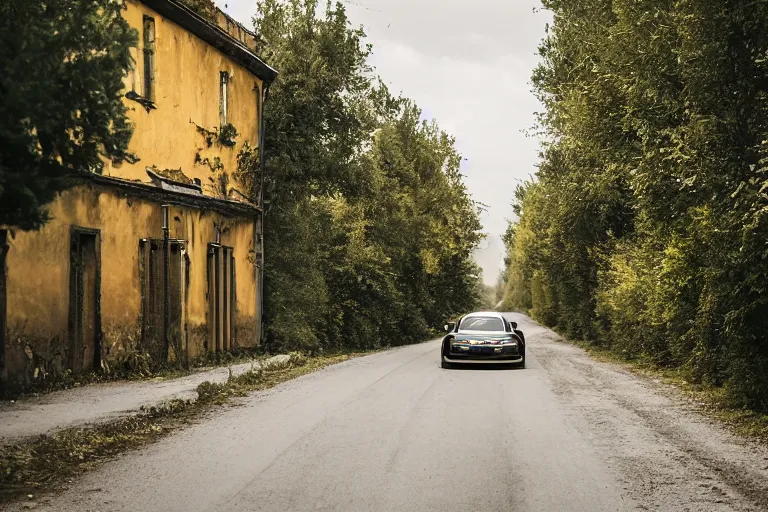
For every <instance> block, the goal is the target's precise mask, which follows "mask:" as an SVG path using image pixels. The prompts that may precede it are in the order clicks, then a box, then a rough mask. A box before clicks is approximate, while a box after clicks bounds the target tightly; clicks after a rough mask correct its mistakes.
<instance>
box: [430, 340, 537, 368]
mask: <svg viewBox="0 0 768 512" xmlns="http://www.w3.org/2000/svg"><path fill="white" fill-rule="evenodd" d="M443 359H444V360H445V362H447V363H472V364H475V363H479V364H501V363H519V362H521V361H522V360H523V356H522V355H521V354H520V351H519V348H518V346H517V344H499V345H493V344H488V345H470V344H463V343H456V344H451V346H450V352H449V353H448V354H444V355H443Z"/></svg>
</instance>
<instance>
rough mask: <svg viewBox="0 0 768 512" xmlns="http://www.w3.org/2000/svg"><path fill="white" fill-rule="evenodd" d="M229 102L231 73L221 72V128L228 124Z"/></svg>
mask: <svg viewBox="0 0 768 512" xmlns="http://www.w3.org/2000/svg"><path fill="white" fill-rule="evenodd" d="M228 104H229V73H227V72H226V71H222V72H221V73H219V128H223V127H224V126H226V125H227V123H228V121H227V106H228Z"/></svg>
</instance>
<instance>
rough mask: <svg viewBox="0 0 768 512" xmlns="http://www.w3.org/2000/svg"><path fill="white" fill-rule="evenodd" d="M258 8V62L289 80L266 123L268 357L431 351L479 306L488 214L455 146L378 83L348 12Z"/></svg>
mask: <svg viewBox="0 0 768 512" xmlns="http://www.w3.org/2000/svg"><path fill="white" fill-rule="evenodd" d="M258 6H259V13H258V16H257V17H256V19H255V24H256V32H257V34H258V37H259V39H260V41H259V52H260V53H261V54H262V55H263V57H264V58H265V59H266V61H267V62H269V63H270V64H271V65H273V66H274V67H275V68H276V69H278V70H279V71H280V77H279V79H278V80H277V82H276V83H275V84H274V85H273V86H272V88H271V90H270V93H269V99H268V102H267V103H266V110H265V115H266V126H267V127H268V128H267V131H266V146H265V147H266V151H267V162H266V169H264V170H263V171H264V182H265V185H266V192H265V198H266V199H265V200H266V208H265V209H266V216H265V232H266V235H265V236H266V252H265V254H266V265H267V266H266V285H265V286H266V289H265V293H266V300H265V305H266V311H265V318H266V322H267V323H266V325H267V344H268V346H269V347H270V350H271V351H277V350H285V349H303V350H309V351H313V352H319V351H321V350H329V349H331V350H333V349H340V348H347V349H353V350H355V349H368V348H374V347H378V346H385V345H399V344H404V343H409V342H413V341H418V340H421V339H423V338H424V337H425V336H426V335H427V333H428V332H429V328H430V327H438V326H441V325H443V322H444V321H445V319H446V318H447V317H450V316H451V315H453V314H455V313H458V312H462V311H466V310H469V309H473V307H474V306H475V304H476V303H477V301H478V298H479V297H478V291H479V287H478V286H477V281H478V274H479V270H478V269H477V267H476V266H475V264H474V263H473V261H472V259H471V254H472V251H473V249H474V248H475V246H476V245H477V243H478V242H479V240H480V239H481V234H480V233H479V231H480V223H479V220H478V206H477V205H476V204H475V203H474V202H473V201H472V200H471V199H470V197H469V195H468V193H467V191H466V188H465V186H464V184H463V183H462V178H461V175H460V171H459V168H460V163H461V157H460V155H459V154H458V153H457V151H456V149H455V147H454V140H453V138H451V137H450V136H449V135H448V134H446V133H445V132H443V131H442V130H441V129H440V128H439V126H438V125H437V124H436V123H434V122H426V121H424V120H422V117H421V112H420V110H419V109H418V108H417V107H416V106H415V105H414V104H413V103H412V102H410V101H408V100H406V99H404V98H396V97H393V96H392V95H390V93H389V92H388V91H387V90H386V88H385V87H384V86H383V85H381V84H380V83H379V82H378V81H377V80H376V79H375V77H374V74H373V70H372V69H371V68H370V67H369V65H368V64H367V60H368V56H369V54H370V51H371V47H370V45H367V44H366V43H365V34H364V32H363V31H362V30H361V29H352V28H350V27H349V20H348V19H347V16H346V13H345V10H344V7H343V5H342V4H340V3H339V4H336V5H335V6H332V5H330V4H329V5H328V7H327V8H326V9H325V10H324V11H323V10H320V11H318V2H317V1H316V0H291V1H289V2H281V1H278V0H262V1H260V2H259V4H258ZM318 12H320V14H321V15H319V16H318ZM256 172H261V169H258V168H257V169H256ZM259 182H260V176H254V177H253V179H251V180H250V183H253V184H257V183H259ZM251 195H252V196H253V197H255V195H254V194H253V193H252V194H251Z"/></svg>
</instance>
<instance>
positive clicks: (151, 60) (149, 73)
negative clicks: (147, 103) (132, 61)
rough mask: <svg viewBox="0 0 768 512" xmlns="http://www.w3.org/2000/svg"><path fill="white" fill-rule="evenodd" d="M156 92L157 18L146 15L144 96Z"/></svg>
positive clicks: (149, 97) (148, 97) (150, 97)
mask: <svg viewBox="0 0 768 512" xmlns="http://www.w3.org/2000/svg"><path fill="white" fill-rule="evenodd" d="M154 94H155V20H154V19H153V18H150V17H149V16H144V98H146V99H148V100H154V99H155V97H154Z"/></svg>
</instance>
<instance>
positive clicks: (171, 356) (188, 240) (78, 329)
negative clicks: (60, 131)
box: [0, 0, 276, 382]
mask: <svg viewBox="0 0 768 512" xmlns="http://www.w3.org/2000/svg"><path fill="white" fill-rule="evenodd" d="M125 4H126V9H125V11H124V16H125V18H126V19H127V21H128V22H129V24H130V25H131V26H133V27H134V28H135V29H136V30H137V31H138V34H139V45H138V48H136V49H135V54H134V59H135V66H134V69H133V71H131V72H130V73H129V74H128V75H127V76H126V77H125V90H126V94H125V98H124V101H125V103H126V105H127V106H128V107H129V118H130V120H131V122H132V123H133V126H134V134H133V138H132V140H131V146H130V151H131V152H132V153H133V154H135V155H136V156H137V157H138V160H136V161H133V160H132V161H130V162H128V161H123V162H106V163H105V169H104V172H103V173H102V174H101V175H97V174H84V175H83V176H82V177H80V178H78V180H79V181H78V182H77V183H76V185H74V186H73V187H71V188H69V189H68V190H66V191H64V192H62V193H61V194H59V196H58V198H57V199H56V200H55V201H54V203H53V204H51V205H50V215H51V217H52V220H51V221H50V222H49V223H48V224H46V225H45V227H43V228H42V229H41V230H40V231H39V232H24V233H16V234H15V236H13V237H10V236H9V237H8V240H7V243H6V246H5V248H4V249H3V248H1V247H0V253H2V252H5V267H4V270H5V275H4V279H3V281H4V283H5V311H4V312H2V311H0V317H2V318H0V326H3V324H4V328H1V329H0V337H2V338H3V339H2V340H0V341H2V345H1V347H0V348H3V349H4V356H5V357H4V360H5V364H4V368H0V370H1V371H2V373H3V377H4V378H6V379H8V380H10V381H21V382H23V381H27V382H29V381H30V380H33V379H41V378H49V377H54V376H57V375H59V374H64V373H66V372H73V373H79V372H83V371H89V370H94V369H100V368H103V369H109V368H110V367H114V366H116V365H126V364H138V363H140V362H142V361H146V359H147V358H146V354H148V355H149V357H150V358H151V361H152V362H153V363H155V364H163V363H165V362H168V361H181V362H184V361H189V360H191V359H193V358H195V357H197V356H201V355H203V354H205V353H206V352H208V353H211V352H220V351H229V350H232V349H235V348H237V347H253V346H255V345H256V344H257V343H258V342H259V338H260V325H261V315H260V304H261V302H260V288H261V277H260V276H261V254H262V247H263V246H262V239H263V238H262V235H263V233H261V225H262V224H261V210H260V205H259V198H258V193H254V192H252V190H253V188H254V187H252V186H249V184H248V183H247V180H248V176H249V174H248V173H247V172H246V171H247V169H246V168H245V167H247V166H249V165H250V166H254V165H258V163H259V162H260V161H261V154H262V151H261V149H262V141H263V129H262V115H263V101H264V97H265V90H266V89H267V88H268V87H269V84H270V83H271V82H272V81H273V80H274V79H275V77H276V72H275V70H273V69H272V68H270V67H269V66H268V65H267V64H265V63H264V62H263V61H262V60H260V59H259V57H258V56H257V55H256V54H255V53H254V49H253V48H254V36H253V34H252V33H250V32H249V31H247V30H245V29H244V28H243V27H242V26H241V25H239V24H237V23H235V22H234V21H233V20H231V19H230V18H228V17H226V16H224V15H223V13H219V20H218V23H214V22H212V21H209V20H207V19H205V18H203V17H201V16H200V15H198V14H197V13H196V12H195V11H193V10H191V9H189V8H188V7H186V6H185V5H184V4H182V3H181V2H179V1H178V0H127V1H126V2H125ZM238 156H240V159H238ZM238 160H240V162H238ZM257 185H258V184H257ZM255 188H256V189H257V190H258V186H256V187H255ZM2 245H3V244H1V243H0V246H2ZM0 260H2V254H0ZM0 291H2V290H0ZM3 313H4V315H3ZM3 318H4V320H5V321H4V322H2V321H1V320H3ZM0 359H3V358H0Z"/></svg>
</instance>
